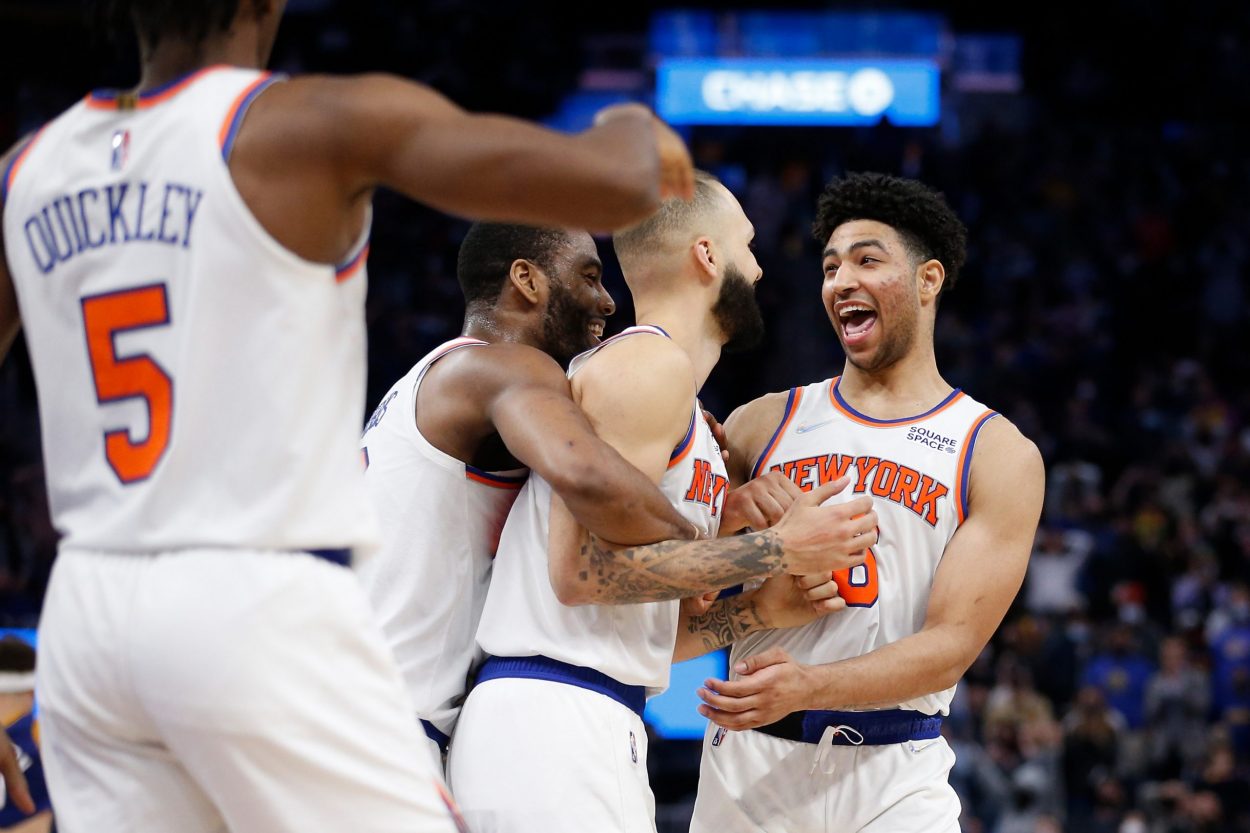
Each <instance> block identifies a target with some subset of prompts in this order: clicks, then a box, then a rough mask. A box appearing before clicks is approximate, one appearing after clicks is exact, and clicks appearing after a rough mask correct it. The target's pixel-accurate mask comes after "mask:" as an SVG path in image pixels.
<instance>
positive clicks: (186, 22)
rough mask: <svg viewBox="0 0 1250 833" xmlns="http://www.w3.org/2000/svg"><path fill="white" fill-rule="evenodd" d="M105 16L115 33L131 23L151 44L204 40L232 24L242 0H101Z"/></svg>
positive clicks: (117, 33) (144, 39) (121, 31)
mask: <svg viewBox="0 0 1250 833" xmlns="http://www.w3.org/2000/svg"><path fill="white" fill-rule="evenodd" d="M100 2H102V3H103V16H104V18H105V20H106V22H107V24H108V26H109V28H110V30H111V31H112V32H113V34H114V36H124V35H125V34H126V33H128V32H129V31H130V29H131V27H134V28H135V29H136V30H138V33H139V37H140V39H141V40H142V41H144V42H145V43H147V44H148V45H149V46H155V45H156V44H157V43H159V42H160V41H161V40H163V39H165V38H175V39H178V40H187V41H190V42H191V43H200V42H201V41H203V40H204V39H205V38H207V37H208V36H209V35H210V34H213V33H216V32H224V31H226V30H227V29H229V28H230V24H231V23H233V22H234V18H235V16H236V15H238V13H239V0H100Z"/></svg>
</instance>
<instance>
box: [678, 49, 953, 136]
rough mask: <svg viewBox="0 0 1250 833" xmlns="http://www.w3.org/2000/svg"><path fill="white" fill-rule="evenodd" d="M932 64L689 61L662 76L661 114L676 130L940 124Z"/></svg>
mask: <svg viewBox="0 0 1250 833" xmlns="http://www.w3.org/2000/svg"><path fill="white" fill-rule="evenodd" d="M938 82H939V71H938V68H937V65H936V64H934V63H933V62H932V61H923V60H898V59H881V60H876V61H847V60H821V59H810V60H786V59H752V58H737V59H729V58H681V59H672V60H665V61H661V62H660V65H659V67H658V68H657V70H656V110H657V112H658V113H659V114H660V116H661V117H662V118H664V119H665V120H666V121H669V122H671V123H674V124H793V125H871V124H876V123H877V122H879V121H881V120H882V119H888V120H889V121H890V122H891V123H892V124H895V125H898V126H903V127H919V126H929V125H934V124H937V121H938V115H939V109H940V107H939V93H938V88H939V84H938Z"/></svg>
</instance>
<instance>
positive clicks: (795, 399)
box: [751, 388, 803, 479]
mask: <svg viewBox="0 0 1250 833" xmlns="http://www.w3.org/2000/svg"><path fill="white" fill-rule="evenodd" d="M802 400H803V389H802V388H790V396H789V397H788V398H787V399H786V410H785V413H784V414H782V416H781V423H780V424H779V425H778V426H777V430H776V431H774V432H773V438H772V439H771V440H769V441H768V447H767V448H765V449H764V453H763V454H761V455H760V458H759V459H758V460H756V461H755V468H753V469H751V478H752V479H754V478H756V477H759V476H760V475H761V474H763V473H764V467H765V466H766V465H768V458H769V457H771V456H773V452H774V451H776V450H777V446H778V445H780V444H781V438H782V437H783V436H785V433H786V429H787V428H788V427H790V420H792V419H794V415H795V414H796V413H797V412H798V410H799V403H800V402H801V401H802Z"/></svg>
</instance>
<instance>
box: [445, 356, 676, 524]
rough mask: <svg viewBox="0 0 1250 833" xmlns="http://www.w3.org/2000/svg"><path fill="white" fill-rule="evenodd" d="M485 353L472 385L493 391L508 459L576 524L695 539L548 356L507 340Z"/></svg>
mask: <svg viewBox="0 0 1250 833" xmlns="http://www.w3.org/2000/svg"><path fill="white" fill-rule="evenodd" d="M489 352H490V354H491V355H490V359H489V360H488V361H486V362H480V363H476V365H475V366H476V367H478V368H479V369H480V370H481V375H480V376H479V378H477V379H476V380H475V383H476V384H478V385H479V386H485V387H486V388H487V389H488V390H489V391H490V395H489V398H488V400H487V403H486V410H487V413H488V415H489V417H490V420H491V422H492V423H493V425H494V426H495V429H496V430H497V431H498V432H499V436H500V438H501V439H503V441H504V445H506V446H507V447H508V450H509V451H510V452H511V453H512V454H513V456H515V457H516V458H517V459H518V460H520V461H521V462H522V463H524V464H525V465H526V466H528V467H529V468H530V469H531V470H532V471H534V472H536V473H537V474H539V475H541V476H542V478H543V479H544V480H546V481H547V482H548V483H550V484H551V487H552V489H554V490H555V492H556V493H557V494H559V495H560V496H561V497H563V498H564V503H565V505H566V506H567V507H568V509H569V511H570V512H571V513H572V515H573V517H574V518H575V519H576V520H577V522H578V523H579V524H581V525H583V526H585V527H586V528H587V529H590V530H593V531H594V532H595V534H597V535H602V536H604V537H606V538H609V539H611V540H619V541H623V542H626V543H631V544H632V543H645V542H650V541H654V540H656V539H664V538H678V539H688V538H693V537H694V535H695V530H694V526H693V525H692V524H691V523H690V522H689V521H687V520H685V519H684V518H683V517H682V516H681V515H680V514H679V513H678V512H677V510H676V509H674V508H673V505H672V503H670V502H669V500H668V498H666V497H665V496H664V494H663V493H662V492H661V491H660V490H659V488H658V487H657V486H656V485H655V483H653V482H652V481H651V479H650V478H649V477H647V476H646V475H645V474H643V473H642V472H640V471H639V470H638V469H636V468H634V466H632V465H630V464H629V462H628V461H626V460H625V458H624V457H622V456H621V455H620V454H619V453H618V452H617V451H616V450H615V449H614V448H612V447H611V446H610V445H608V444H607V443H605V442H604V441H603V440H601V439H599V437H598V436H597V435H596V434H595V432H594V429H593V428H591V426H590V423H589V422H588V421H587V420H586V416H585V415H584V414H583V413H582V411H581V409H579V408H578V407H577V405H575V404H574V403H573V400H572V398H571V396H570V395H569V385H568V379H567V377H566V376H565V375H564V371H563V370H561V369H560V366H559V365H558V364H556V363H555V361H553V360H552V359H551V357H549V356H547V355H546V354H544V353H542V352H540V351H538V350H535V349H533V348H531V347H523V346H520V345H511V344H508V345H494V346H492V347H491V348H490V351H489ZM469 355H470V357H471V358H476V357H475V356H473V355H472V354H469ZM487 377H489V378H487Z"/></svg>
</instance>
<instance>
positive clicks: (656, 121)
mask: <svg viewBox="0 0 1250 833" xmlns="http://www.w3.org/2000/svg"><path fill="white" fill-rule="evenodd" d="M638 113H644V114H646V116H647V117H648V118H649V119H651V130H652V132H653V133H654V135H655V150H656V153H657V154H659V157H660V199H662V200H666V199H668V198H670V197H678V198H680V199H683V200H692V199H694V162H692V161H691V159H690V151H689V150H687V148H686V143H685V142H684V141H682V138H681V137H680V136H678V135H677V134H676V133H674V132H673V129H672V128H671V127H669V126H668V125H667V124H665V123H664V122H663V121H661V120H660V117H659V116H657V115H656V114H655V113H653V112H652V111H651V110H650V108H648V107H646V106H645V105H642V104H638V103H636V102H626V103H623V104H613V105H611V106H609V107H604V108H603V109H602V110H600V111H599V112H598V113H596V114H595V120H594V123H595V125H600V124H604V123H606V122H609V121H612V119H616V118H620V117H621V116H624V115H626V114H634V115H636V114H638Z"/></svg>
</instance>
